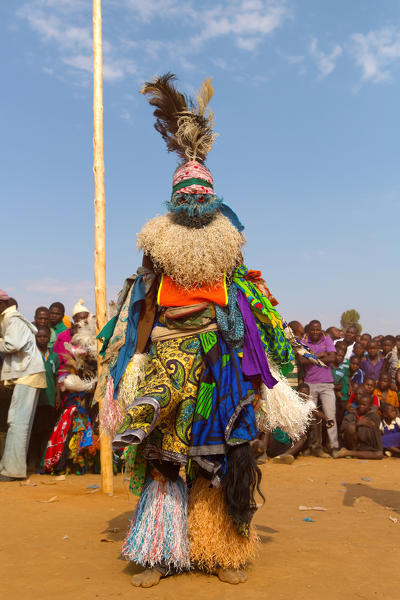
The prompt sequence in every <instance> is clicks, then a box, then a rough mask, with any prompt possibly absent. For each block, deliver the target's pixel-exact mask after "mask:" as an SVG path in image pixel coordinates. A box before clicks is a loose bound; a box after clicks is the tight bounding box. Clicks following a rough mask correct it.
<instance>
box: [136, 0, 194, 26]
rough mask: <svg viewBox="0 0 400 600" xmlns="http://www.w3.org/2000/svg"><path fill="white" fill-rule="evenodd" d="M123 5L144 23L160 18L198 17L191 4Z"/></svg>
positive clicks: (139, 0) (140, 0)
mask: <svg viewBox="0 0 400 600" xmlns="http://www.w3.org/2000/svg"><path fill="white" fill-rule="evenodd" d="M124 3H125V5H126V7H127V8H128V9H130V10H131V11H133V12H134V13H135V14H136V15H137V16H138V17H139V18H140V19H141V20H142V21H144V22H146V23H149V22H150V21H152V20H153V19H155V18H160V17H161V18H166V17H176V16H179V17H182V16H186V17H193V18H197V17H198V13H197V12H196V10H195V9H194V8H193V7H192V5H191V2H184V3H183V2H181V1H179V0H125V2H124Z"/></svg>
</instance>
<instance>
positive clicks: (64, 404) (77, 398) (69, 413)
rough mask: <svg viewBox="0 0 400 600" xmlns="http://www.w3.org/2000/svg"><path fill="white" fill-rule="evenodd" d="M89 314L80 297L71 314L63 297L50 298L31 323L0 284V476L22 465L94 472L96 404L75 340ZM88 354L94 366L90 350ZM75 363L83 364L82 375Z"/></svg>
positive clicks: (83, 352)
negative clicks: (67, 311) (68, 314)
mask: <svg viewBox="0 0 400 600" xmlns="http://www.w3.org/2000/svg"><path fill="white" fill-rule="evenodd" d="M91 320H93V316H92V315H90V311H89V310H88V309H87V308H86V307H85V306H84V304H83V301H82V300H80V301H79V302H78V303H77V304H76V305H75V306H74V308H73V311H72V322H71V319H70V318H69V317H68V316H67V315H65V308H64V305H63V304H62V303H61V302H54V303H53V304H51V305H50V306H49V307H46V306H40V307H38V308H37V309H36V311H35V314H34V320H33V322H32V323H30V322H29V321H27V320H26V319H25V318H24V317H23V315H21V314H20V313H19V312H18V304H17V302H16V300H15V299H14V298H10V297H9V296H8V295H7V294H6V292H4V291H3V290H0V330H1V334H0V364H1V366H2V376H1V379H2V381H1V387H0V404H1V405H2V410H1V412H0V435H1V438H0V440H1V441H2V444H1V446H2V447H0V456H1V461H0V481H12V480H15V479H23V478H24V477H26V475H27V472H40V473H45V472H46V473H53V474H57V475H62V474H64V473H68V472H74V473H76V474H82V473H85V472H88V471H94V472H98V470H99V460H98V451H99V442H98V411H97V407H96V406H93V403H92V400H93V392H94V389H93V386H92V387H90V386H89V385H87V382H88V381H89V380H88V379H87V368H88V358H87V348H86V347H82V346H81V347H80V346H79V344H77V343H76V342H75V341H74V340H75V338H74V335H75V334H77V333H78V332H79V331H80V334H81V337H82V331H83V330H80V329H79V328H80V327H85V328H86V329H85V331H86V332H87V331H88V329H89V327H90V325H89V322H90V321H91ZM92 329H93V332H92V336H91V337H92V338H93V341H94V342H95V339H94V337H95V334H94V327H93V328H92ZM94 347H95V348H96V346H94ZM91 362H92V365H91V367H92V368H93V369H94V370H95V369H96V362H95V360H94V361H93V356H92V357H91ZM77 365H81V366H82V365H84V367H85V372H84V377H85V378H84V379H81V378H80V377H79V375H80V372H79V369H78V368H77ZM69 376H72V377H74V378H75V379H72V381H73V383H74V384H75V385H71V384H70V382H69V379H68V377H69ZM82 381H83V382H84V384H85V385H84V386H82ZM94 381H95V380H94ZM7 401H8V402H7ZM8 406H10V408H9V410H8V412H7V411H5V410H4V408H5V407H8ZM6 431H7V434H6Z"/></svg>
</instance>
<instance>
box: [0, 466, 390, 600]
mask: <svg viewBox="0 0 400 600" xmlns="http://www.w3.org/2000/svg"><path fill="white" fill-rule="evenodd" d="M262 469H263V491H264V494H265V496H266V499H267V501H266V503H265V505H264V506H263V507H262V508H261V509H260V510H259V511H258V512H257V514H256V517H255V521H256V524H257V526H258V530H259V533H260V536H261V548H260V555H259V559H258V561H257V562H256V564H254V565H253V566H252V567H251V568H250V569H249V581H248V583H246V584H241V585H238V586H229V585H228V584H224V583H221V582H220V581H219V580H217V579H216V577H213V576H209V575H201V574H198V573H195V574H190V575H181V576H174V577H169V578H167V579H164V580H162V581H161V584H160V585H159V586H158V587H157V588H153V589H151V590H142V589H137V588H133V587H132V586H131V585H130V576H131V574H132V572H133V569H132V566H130V565H127V563H125V562H123V561H121V560H117V558H118V551H119V548H120V545H121V540H122V538H123V536H124V532H125V529H126V527H127V523H128V518H129V516H130V514H131V512H132V509H133V506H134V502H135V501H134V498H133V496H131V495H130V494H129V493H128V488H127V483H126V482H124V481H123V478H122V476H118V477H116V478H115V495H114V496H113V497H108V496H105V495H103V494H102V493H101V492H99V491H98V492H94V493H90V492H91V490H89V489H87V486H88V485H93V484H96V483H97V484H99V483H100V477H99V476H96V475H89V476H85V477H76V476H69V477H67V479H66V480H65V481H57V482H54V480H53V479H52V478H51V477H46V476H39V475H34V476H32V477H31V478H30V482H31V483H34V484H36V485H35V486H30V485H20V483H18V482H17V483H0V581H1V584H2V586H1V587H2V594H1V596H2V597H4V598H7V600H13V599H14V598H25V599H27V600H36V599H38V600H39V599H40V600H47V599H51V600H54V598H57V600H58V599H60V600H64V599H72V598H76V599H79V600H86V599H90V600H92V599H95V598H121V599H123V600H124V599H128V598H129V599H130V598H135V599H137V598H143V599H144V600H147V599H150V598H152V599H156V600H164V599H165V600H167V599H168V600H171V598H179V600H186V599H188V600H210V599H213V598H218V600H228V599H229V600H239V599H240V600H250V599H251V600H258V599H260V600H261V599H263V600H264V599H267V598H270V599H271V600H280V599H282V600H289V599H290V600H302V599H303V598H304V599H307V600H314V599H315V600H317V599H318V600H321V599H322V600H330V599H340V600H347V599H349V600H350V599H351V600H353V599H358V598H362V599H368V600H369V599H372V598H379V599H380V600H381V599H383V600H397V599H398V598H399V597H400V481H399V474H400V461H398V460H397V461H396V459H384V460H383V461H377V462H373V461H356V460H332V459H330V460H328V459H315V458H300V459H298V460H297V461H296V462H295V463H294V465H291V466H287V465H274V464H267V465H265V466H263V467H262ZM54 496H56V497H57V499H56V500H55V501H53V502H50V503H46V502H43V501H45V500H49V499H51V498H53V497H54ZM300 505H306V506H309V507H313V506H321V507H325V508H327V509H328V510H327V511H324V512H317V511H311V510H307V511H300V510H299V506H300ZM308 517H309V518H311V519H313V522H307V521H304V519H305V518H308ZM390 517H391V518H392V519H394V520H397V519H398V521H397V522H393V520H391V518H390ZM110 530H113V531H110ZM3 593H4V596H3Z"/></svg>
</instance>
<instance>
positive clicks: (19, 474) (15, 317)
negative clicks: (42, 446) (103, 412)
mask: <svg viewBox="0 0 400 600" xmlns="http://www.w3.org/2000/svg"><path fill="white" fill-rule="evenodd" d="M0 327H1V337H0V353H1V354H2V356H3V368H2V371H1V379H2V380H3V381H4V385H15V387H14V391H13V395H12V399H11V405H10V409H9V411H8V418H7V421H8V432H7V438H6V446H5V450H4V454H3V457H2V459H1V461H0V481H14V480H16V479H25V477H26V455H27V451H28V444H29V438H30V435H31V429H32V423H33V419H34V416H35V410H36V404H37V400H38V397H39V393H40V390H41V389H43V388H46V387H47V384H46V374H45V369H44V364H43V359H42V355H41V354H40V351H39V350H38V348H37V346H36V339H35V334H36V333H37V329H36V327H35V326H34V325H32V323H30V322H29V321H27V320H26V319H25V317H23V316H22V315H21V313H19V312H18V311H17V307H16V306H15V304H12V303H11V302H10V297H9V296H8V294H7V293H6V292H4V291H3V290H0Z"/></svg>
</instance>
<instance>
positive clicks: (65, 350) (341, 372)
mask: <svg viewBox="0 0 400 600" xmlns="http://www.w3.org/2000/svg"><path fill="white" fill-rule="evenodd" d="M17 308H18V305H17V302H16V300H15V299H13V298H10V297H9V296H8V295H7V294H6V293H5V292H3V291H2V290H0V328H1V335H0V362H4V365H5V368H3V369H2V379H3V381H2V383H1V387H0V393H1V396H2V397H1V398H0V404H2V408H3V410H2V411H0V435H2V436H3V441H4V440H5V439H6V443H5V448H4V447H3V448H1V446H0V456H1V455H2V459H1V462H0V480H3V481H9V480H13V479H20V478H23V477H25V476H26V472H27V464H28V470H31V471H34V472H35V471H36V472H53V473H58V474H60V473H65V472H69V471H72V472H74V473H78V474H79V473H84V472H87V471H88V470H96V469H97V470H98V468H99V465H98V460H97V458H98V457H97V455H98V449H99V445H98V423H97V421H98V416H97V412H96V410H93V406H91V401H92V398H93V389H82V390H76V389H74V388H72V390H73V391H71V388H68V387H67V386H66V381H67V377H68V375H69V374H71V373H74V374H75V375H76V371H74V369H73V368H72V367H71V364H72V363H73V361H72V362H71V360H70V357H71V352H73V351H72V348H73V347H74V348H75V349H76V344H75V346H74V345H73V344H72V342H73V336H74V334H75V333H76V331H77V328H78V327H79V326H81V325H82V324H85V323H87V322H88V321H89V319H90V318H91V317H92V316H91V315H90V312H89V310H88V309H87V308H86V307H85V306H84V304H83V301H79V302H78V303H77V304H76V305H75V307H74V309H73V311H72V322H71V319H70V318H69V317H67V316H66V315H65V309H64V305H63V304H62V303H61V302H54V303H53V304H51V305H50V306H49V307H45V306H40V307H38V308H37V309H36V311H35V314H34V321H33V323H29V322H28V321H26V319H24V317H23V316H22V315H21V314H20V313H18V310H17ZM79 324H80V325H79ZM289 326H290V327H291V329H292V331H293V333H294V335H295V336H296V337H297V338H298V339H299V340H300V341H302V342H303V344H305V345H306V346H308V347H309V348H310V349H311V351H312V353H313V354H314V355H316V356H317V357H318V358H319V359H320V361H321V364H320V365H317V364H315V363H312V362H310V361H309V360H308V359H306V358H304V357H303V356H300V355H298V356H296V366H295V369H294V371H293V373H291V374H290V377H289V383H290V385H291V386H292V387H293V388H295V389H296V390H297V391H298V393H299V394H300V395H301V396H302V397H303V398H310V397H311V399H312V400H313V402H314V405H315V410H314V414H313V418H312V422H311V423H310V427H309V430H308V432H307V434H305V435H304V436H303V437H302V438H301V439H300V440H291V439H290V438H289V437H288V435H287V434H286V433H284V432H283V431H281V430H280V429H276V430H274V431H272V432H270V433H268V434H262V435H260V436H259V439H258V440H256V442H255V444H254V445H253V448H254V452H255V454H256V456H257V457H258V462H260V463H262V462H265V461H266V460H272V461H273V462H281V463H291V462H293V460H294V459H295V457H296V456H297V455H299V454H300V453H302V454H303V455H310V454H311V455H313V456H317V457H320V458H331V457H333V458H345V457H355V458H361V459H368V458H371V459H381V458H383V457H384V456H387V457H399V458H400V415H399V396H400V369H399V367H400V363H399V361H400V335H397V336H392V335H386V336H383V335H378V336H375V337H372V336H371V335H370V334H368V333H363V334H362V335H360V334H359V331H358V328H357V326H356V325H355V324H354V325H350V326H349V327H347V328H346V330H345V331H343V330H341V329H339V328H337V327H328V328H327V329H326V330H323V329H322V326H321V323H320V321H318V320H312V321H311V322H310V323H308V325H306V326H305V327H303V325H302V324H301V323H299V322H298V321H292V322H290V323H289ZM28 347H29V352H28V351H26V352H25V349H26V348H28ZM22 348H24V350H23V351H22V350H21V349H22ZM22 352H25V354H26V356H23V357H22V358H21V353H22ZM79 352H80V353H81V354H82V352H83V350H82V349H81V350H80V351H79ZM28 354H29V356H28ZM4 372H7V373H8V377H5V376H4ZM7 386H9V387H8V388H7ZM7 389H9V390H12V410H10V411H9V413H8V435H7V438H6V436H5V431H6V430H7V423H6V422H5V418H4V416H5V412H4V406H5V405H6V404H7V402H5V401H4V396H7V395H8V399H9V400H10V401H11V393H10V392H9V393H8V394H7ZM10 413H12V414H11V416H10ZM1 421H3V422H1ZM1 431H3V434H1ZM3 446H4V444H3ZM26 456H27V462H26Z"/></svg>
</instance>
